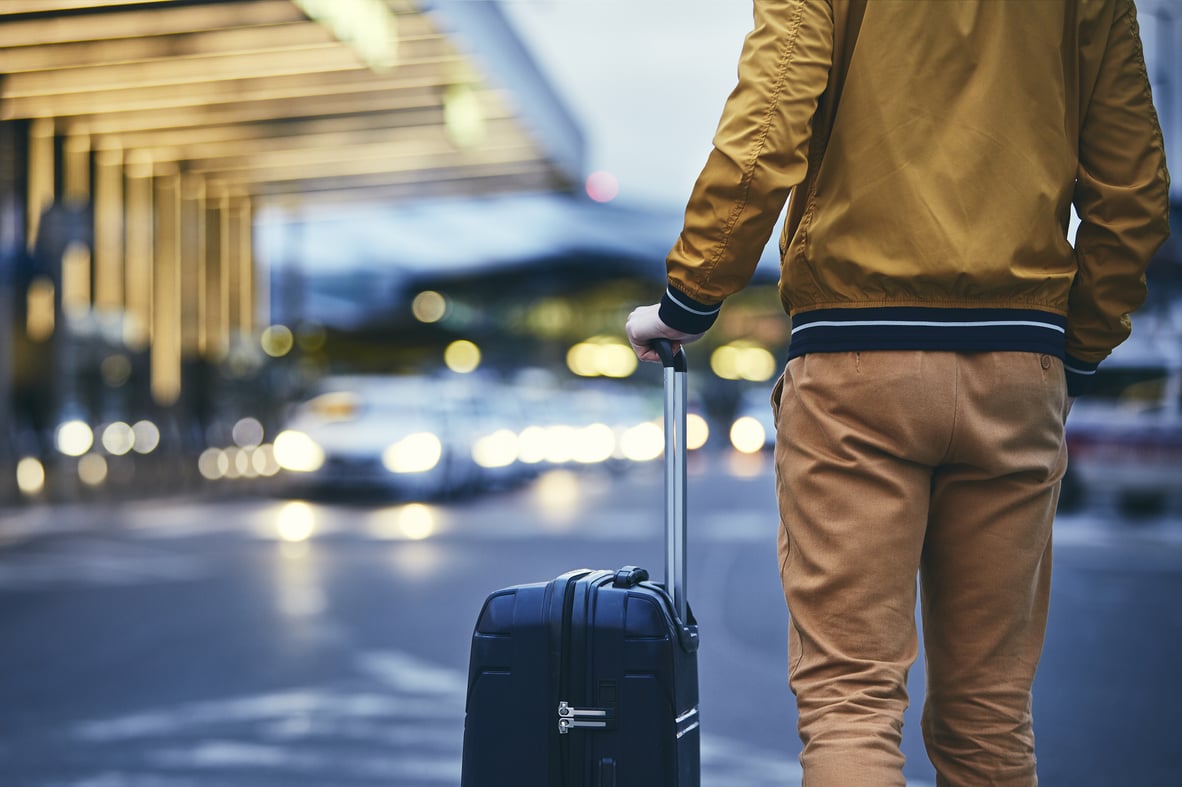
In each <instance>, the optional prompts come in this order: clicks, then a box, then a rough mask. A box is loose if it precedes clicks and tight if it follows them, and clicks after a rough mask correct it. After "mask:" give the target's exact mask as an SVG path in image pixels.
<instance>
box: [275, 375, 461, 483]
mask: <svg viewBox="0 0 1182 787" xmlns="http://www.w3.org/2000/svg"><path fill="white" fill-rule="evenodd" d="M440 394H441V391H440V385H439V383H438V382H437V381H434V380H431V379H429V378H419V377H379V376H356V377H338V378H329V379H327V380H325V381H324V382H323V383H322V384H321V386H320V393H319V394H318V395H316V396H315V397H313V398H312V399H310V400H308V401H307V402H304V403H303V404H301V405H300V406H298V407H297V408H296V410H295V412H294V414H293V416H292V417H291V418H290V419H289V420H288V421H287V423H286V424H285V426H284V429H283V431H282V432H280V433H279V434H278V435H277V436H276V437H275V443H274V452H275V460H276V462H278V464H279V466H280V467H281V468H282V469H283V471H284V475H285V479H286V482H287V483H286V487H287V488H288V490H289V491H300V492H333V491H336V492H371V493H372V492H382V493H388V494H391V495H396V496H400V497H410V498H436V497H440V496H443V495H447V494H451V493H454V492H457V491H460V490H463V489H464V488H465V487H467V486H469V485H471V484H473V483H474V481H475V472H474V470H473V469H472V466H471V462H470V461H469V457H470V453H471V450H470V446H469V445H468V444H467V442H466V441H465V439H464V435H462V434H461V433H460V432H461V430H458V429H456V428H455V424H454V420H455V416H454V412H452V410H453V408H451V407H450V406H449V404H448V400H447V397H445V396H441V395H440Z"/></svg>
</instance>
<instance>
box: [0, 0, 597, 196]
mask: <svg viewBox="0 0 1182 787" xmlns="http://www.w3.org/2000/svg"><path fill="white" fill-rule="evenodd" d="M425 6H426V3H424V2H419V1H418V0H332V2H317V1H316V0H123V2H117V1H116V2H112V1H110V0H108V1H107V2H99V1H97V0H5V2H4V3H2V4H0V53H2V54H0V74H2V76H0V120H6V121H11V120H28V121H33V122H35V123H40V124H46V123H52V132H51V133H53V134H54V135H59V136H65V137H66V138H68V139H70V140H73V142H72V144H73V145H74V146H75V147H78V146H81V147H84V148H85V149H87V150H91V151H94V152H95V153H101V152H103V151H114V152H119V153H121V154H122V155H123V156H124V157H125V160H126V161H129V162H131V161H143V162H150V163H151V164H153V165H155V166H157V167H159V166H162V165H163V166H169V165H175V167H176V168H177V170H178V171H180V172H181V173H192V174H194V175H199V176H201V177H202V178H203V179H204V180H205V181H206V183H207V184H208V185H209V187H210V188H212V189H216V190H224V191H226V192H228V193H231V194H239V195H242V196H247V197H251V198H254V199H255V200H256V202H259V203H260V204H265V203H266V202H267V201H270V200H277V201H281V202H282V203H283V204H285V205H290V204H292V203H293V202H295V203H300V202H304V201H309V200H312V201H314V200H316V199H321V198H325V197H342V196H344V197H351V198H360V199H365V200H374V199H398V198H406V197H411V196H417V195H423V194H430V195H455V194H485V193H492V192H504V191H520V190H569V189H572V188H573V187H574V186H575V184H577V183H578V182H579V181H580V179H581V178H580V169H581V166H582V151H583V141H582V138H581V135H580V134H579V132H578V130H577V127H576V126H575V124H574V123H573V121H572V120H571V119H570V116H569V114H568V113H567V112H566V110H565V108H564V107H563V106H562V105H561V102H560V101H558V99H557V98H556V96H555V95H554V94H553V93H552V92H551V91H550V90H549V88H548V86H547V85H546V82H545V79H544V77H543V75H541V74H540V73H539V72H538V71H537V69H536V68H533V67H532V61H529V58H528V56H527V55H525V54H524V50H523V49H522V48H521V46H520V44H519V42H517V40H516V38H515V37H514V36H513V35H512V31H511V30H510V29H509V28H508V26H507V25H506V24H505V21H504V18H503V16H501V15H500V11H499V9H498V8H497V7H496V4H495V3H488V2H482V3H449V2H446V1H444V2H442V3H440V2H436V3H435V4H434V7H433V8H427V7H425ZM474 15H476V16H477V17H479V18H475V17H474ZM375 31H377V32H376V33H375ZM472 31H476V34H475V35H473V34H472ZM474 47H480V51H474ZM506 53H507V54H506ZM506 63H507V64H509V67H507V68H506V69H504V70H503V71H501V72H497V73H493V71H490V69H489V65H490V64H492V65H494V66H495V65H497V64H506ZM47 133H50V132H47Z"/></svg>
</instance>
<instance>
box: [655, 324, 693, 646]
mask: <svg viewBox="0 0 1182 787" xmlns="http://www.w3.org/2000/svg"><path fill="white" fill-rule="evenodd" d="M655 346H656V349H657V351H658V353H660V355H661V360H662V362H663V363H664V365H665V370H664V371H665V587H666V588H667V589H668V590H669V594H670V595H671V596H672V598H673V608H674V610H675V611H676V613H677V618H678V620H680V621H682V622H683V623H684V622H687V602H686V598H687V596H686V506H685V503H686V453H687V446H686V410H687V401H688V400H687V392H686V361H685V350H684V349H682V350H681V351H680V352H679V353H678V355H677V356H676V357H674V356H673V354H672V349H671V347H670V345H669V343H668V342H664V341H660V342H657V343H655Z"/></svg>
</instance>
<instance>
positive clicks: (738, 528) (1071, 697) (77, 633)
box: [0, 457, 1182, 787]
mask: <svg viewBox="0 0 1182 787" xmlns="http://www.w3.org/2000/svg"><path fill="white" fill-rule="evenodd" d="M660 484H661V481H660V467H659V466H656V465H654V466H644V467H642V468H640V469H639V470H637V471H636V472H634V473H632V474H631V475H626V476H612V475H610V474H606V473H603V472H599V471H594V470H588V471H583V472H580V473H578V474H572V473H569V472H562V471H558V472H553V473H550V474H547V475H545V476H543V477H541V478H539V479H537V480H535V481H533V482H532V483H530V484H529V485H527V486H524V487H522V488H519V489H517V490H513V491H506V492H499V493H496V494H492V495H486V496H483V497H480V498H474V499H470V500H466V501H463V502H459V503H452V504H445V505H430V506H421V505H403V504H374V505H366V506H347V505H339V504H327V503H316V504H306V503H302V502H294V501H284V500H272V499H254V500H229V501H220V502H219V501H211V500H204V501H203V500H187V501H167V502H161V501H155V502H141V503H134V504H130V503H129V504H126V505H113V504H93V505H86V506H82V505H72V506H60V507H50V506H41V507H33V508H26V509H19V510H10V511H0V785H3V786H4V787H26V786H29V787H223V786H225V787H269V786H270V785H284V786H285V787H299V786H301V785H316V786H317V787H368V786H369V785H379V784H380V785H385V786H386V787H438V785H455V784H457V783H458V779H459V762H460V749H461V746H460V741H461V736H462V729H463V704H464V686H465V680H466V671H467V658H468V646H469V638H470V636H471V628H472V624H473V622H474V620H475V616H476V613H477V611H478V610H479V607H480V604H481V602H482V600H483V598H484V596H485V595H486V594H487V593H488V592H489V591H491V590H494V589H496V588H498V587H501V586H504V585H510V584H515V583H519V582H525V581H536V580H543V579H547V578H549V577H551V576H554V575H556V574H559V573H561V572H563V571H565V570H567V569H571V568H576V567H580V566H587V567H597V568H603V567H618V566H619V565H623V564H628V563H635V564H639V565H644V566H649V567H650V568H652V569H653V570H654V573H655V574H659V573H660V570H661V566H662V561H663V557H662V555H663V552H662V549H661V535H660V534H661V525H662V515H661V503H660V499H659V494H660V489H661V486H660ZM690 484H691V492H690V509H691V517H692V523H691V535H690V550H691V559H690V569H691V573H690V599H691V602H692V603H693V605H694V608H695V613H696V615H697V617H698V619H699V622H700V624H701V632H702V650H701V654H700V667H701V678H700V679H701V692H702V701H701V708H702V723H703V783H704V784H705V785H707V787H765V786H767V787H770V786H771V785H779V786H780V787H783V785H793V784H799V783H800V770H799V767H798V765H797V763H796V756H797V754H798V753H799V743H798V742H797V739H796V735H795V731H794V725H795V716H794V710H793V706H792V702H791V697H790V695H789V693H788V690H787V686H786V679H785V631H786V613H785V610H784V603H783V599H782V596H781V594H780V588H779V580H778V576H777V574H776V564H775V556H774V543H775V530H776V526H777V520H776V516H775V511H774V503H773V499H772V476H771V471H770V468H769V467H768V466H767V463H766V462H764V463H763V464H762V465H760V464H756V465H751V464H745V465H742V466H739V465H734V464H732V463H731V462H730V461H728V460H724V458H722V457H716V458H713V459H710V460H706V458H705V457H695V462H694V465H693V467H691V478H690ZM1056 545H1057V546H1056V568H1055V579H1054V596H1053V606H1052V620H1051V626H1050V631H1049V639H1048V643H1047V647H1046V650H1045V653H1044V657H1043V662H1042V667H1041V670H1040V674H1039V679H1038V683H1037V686H1036V697H1035V718H1036V735H1037V738H1038V747H1039V762H1040V778H1041V783H1042V784H1044V785H1049V786H1050V787H1057V786H1058V785H1064V786H1070V787H1087V786H1089V785H1104V786H1105V787H1108V786H1110V785H1136V786H1137V787H1153V786H1154V785H1163V786H1164V785H1176V784H1179V783H1182V747H1180V746H1179V745H1178V740H1179V739H1178V730H1179V729H1182V710H1180V709H1182V677H1180V675H1179V664H1182V647H1180V646H1182V604H1180V603H1179V599H1182V520H1180V519H1179V518H1178V517H1176V516H1174V517H1169V516H1166V517H1160V518H1157V519H1152V520H1143V521H1137V522H1122V521H1119V520H1118V519H1117V518H1116V517H1115V515H1109V514H1103V513H1099V512H1091V513H1088V514H1083V515H1076V516H1072V517H1064V518H1062V519H1061V520H1060V522H1059V523H1058V525H1057V531H1056ZM922 691H923V681H922V669H921V666H920V665H917V667H916V669H915V670H913V673H912V698H913V703H912V704H913V707H912V709H911V711H909V715H908V718H907V724H906V727H905V736H906V737H905V744H904V748H905V752H906V754H907V756H908V762H909V764H908V768H907V773H908V777H909V780H910V782H911V783H912V784H913V785H925V786H926V787H930V785H932V784H934V781H935V779H934V775H933V773H932V771H931V768H930V766H928V764H927V761H926V758H925V756H924V753H923V746H922V742H921V740H920V736H919V730H918V712H919V706H920V703H921V701H922Z"/></svg>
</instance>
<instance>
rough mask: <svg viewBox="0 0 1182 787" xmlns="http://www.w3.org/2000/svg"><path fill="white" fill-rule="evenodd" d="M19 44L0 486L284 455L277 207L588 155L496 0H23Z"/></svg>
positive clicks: (3, 43)
mask: <svg viewBox="0 0 1182 787" xmlns="http://www.w3.org/2000/svg"><path fill="white" fill-rule="evenodd" d="M428 6H429V7H428ZM474 46H477V47H479V50H480V51H479V56H478V57H476V56H473V49H472V48H473V47H474ZM0 51H3V55H2V57H0V324H2V325H3V326H4V338H3V340H0V502H7V501H11V500H18V499H24V498H35V497H44V496H49V497H55V498H84V497H87V496H94V495H102V494H106V493H110V492H111V491H123V492H128V491H132V490H134V491H137V492H142V491H145V490H150V489H154V490H159V491H175V490H176V489H178V488H184V486H185V485H187V484H188V483H191V482H194V481H195V480H196V478H197V475H196V469H197V456H198V455H199V454H200V453H201V452H202V451H203V450H204V449H206V448H207V447H209V446H211V445H226V446H233V445H235V443H237V448H238V449H241V450H242V452H244V453H246V454H248V455H247V460H246V462H245V463H244V467H243V468H242V474H244V475H252V476H257V475H260V474H264V473H265V468H266V467H267V462H266V461H264V460H265V456H263V454H262V453H259V454H258V457H253V458H252V456H250V455H249V453H250V452H258V451H259V450H260V449H262V448H265V445H263V444H262V443H263V441H265V439H266V438H265V435H266V432H267V429H266V427H267V426H269V423H268V422H269V421H270V420H272V417H273V414H274V412H275V409H276V407H277V405H278V402H277V401H276V391H277V390H281V389H282V386H281V385H276V380H275V379H274V378H275V376H276V375H277V374H282V364H276V363H275V362H273V361H272V358H273V357H279V356H282V355H284V354H285V353H286V352H287V351H288V350H289V349H290V348H291V347H292V344H293V342H294V341H295V340H296V338H297V337H295V336H293V334H292V332H291V331H290V330H289V329H287V328H286V327H285V326H272V325H271V324H270V323H271V309H270V302H269V300H270V293H271V287H270V283H269V281H268V277H269V267H268V265H267V264H266V262H265V261H261V260H258V259H256V247H257V244H256V242H255V231H254V225H255V221H254V217H255V215H256V214H257V213H258V211H259V210H261V209H263V208H265V207H267V206H279V207H280V208H281V209H286V210H292V211H296V212H299V211H308V210H315V209H316V206H318V205H325V204H333V203H339V202H341V201H349V200H362V201H368V202H373V201H391V200H410V199H418V198H425V197H434V196H439V195H446V194H480V193H500V192H504V191H513V190H522V189H530V190H569V189H570V188H571V187H572V184H574V183H576V182H578V181H579V180H580V177H581V167H582V149H583V140H582V137H581V134H580V133H579V130H578V128H577V127H576V126H575V124H574V123H573V121H572V120H571V118H570V116H569V114H568V113H567V112H566V110H565V108H564V107H563V106H562V105H561V103H560V102H559V101H558V100H557V98H556V96H555V95H554V94H553V91H552V90H550V88H549V86H548V85H547V83H546V81H545V79H544V78H543V77H542V75H541V74H540V73H539V72H538V71H537V69H536V68H533V67H532V62H531V61H530V59H529V57H528V54H527V53H526V52H525V50H524V49H523V48H522V46H521V45H520V43H519V42H518V41H517V40H516V39H515V38H514V36H513V34H512V31H511V30H510V28H509V26H508V25H507V24H506V23H505V21H504V19H503V17H501V16H500V14H499V9H498V7H497V6H496V4H492V3H476V4H473V3H449V2H435V3H431V4H426V3H423V2H418V1H417V0H333V1H332V2H319V1H318V0H148V1H147V2H144V0H136V1H135V2H119V1H117V0H112V1H109V2H99V1H98V0H71V1H70V2H60V1H58V0H5V2H4V3H3V5H0ZM494 68H495V69H496V70H494ZM242 424H247V425H248V426H249V427H250V428H245V429H243V428H236V427H241V425H242ZM259 427H262V429H260V428H259ZM236 432H237V433H239V435H238V436H236V434H235V433H236ZM242 435H248V436H245V437H243V436H242ZM259 457H262V458H259Z"/></svg>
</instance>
